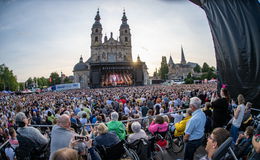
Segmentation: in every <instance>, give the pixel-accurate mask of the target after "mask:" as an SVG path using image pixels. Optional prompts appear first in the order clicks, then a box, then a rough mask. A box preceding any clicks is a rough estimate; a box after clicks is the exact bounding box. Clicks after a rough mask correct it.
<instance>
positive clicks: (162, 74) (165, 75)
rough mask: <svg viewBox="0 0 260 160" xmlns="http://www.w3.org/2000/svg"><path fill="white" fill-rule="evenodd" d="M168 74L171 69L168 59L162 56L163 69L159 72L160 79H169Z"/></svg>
mask: <svg viewBox="0 0 260 160" xmlns="http://www.w3.org/2000/svg"><path fill="white" fill-rule="evenodd" d="M168 72H169V68H168V65H167V59H166V57H165V56H162V62H161V67H160V70H159V75H160V78H161V79H163V80H166V79H168Z"/></svg>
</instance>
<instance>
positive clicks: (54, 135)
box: [51, 114, 74, 156]
mask: <svg viewBox="0 0 260 160" xmlns="http://www.w3.org/2000/svg"><path fill="white" fill-rule="evenodd" d="M73 136H74V132H73V131H72V130H71V128H70V117H69V116H68V115H66V114H63V115H61V117H60V118H59V119H58V123H57V125H54V126H53V128H52V131H51V156H52V154H53V153H54V152H55V151H57V150H58V149H61V148H65V147H69V144H70V142H71V141H72V139H73Z"/></svg>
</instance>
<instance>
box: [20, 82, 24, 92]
mask: <svg viewBox="0 0 260 160" xmlns="http://www.w3.org/2000/svg"><path fill="white" fill-rule="evenodd" d="M24 89H25V83H24V82H19V90H20V91H22V90H24Z"/></svg>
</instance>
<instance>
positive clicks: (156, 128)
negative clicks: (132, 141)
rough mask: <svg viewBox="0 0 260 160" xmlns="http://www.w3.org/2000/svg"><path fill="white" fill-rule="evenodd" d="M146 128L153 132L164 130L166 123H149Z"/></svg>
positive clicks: (165, 129) (166, 128) (166, 127)
mask: <svg viewBox="0 0 260 160" xmlns="http://www.w3.org/2000/svg"><path fill="white" fill-rule="evenodd" d="M148 130H149V131H150V132H151V133H152V134H154V132H166V131H167V130H168V123H167V122H164V123H163V124H158V123H154V121H153V122H152V123H151V124H150V126H149V128H148Z"/></svg>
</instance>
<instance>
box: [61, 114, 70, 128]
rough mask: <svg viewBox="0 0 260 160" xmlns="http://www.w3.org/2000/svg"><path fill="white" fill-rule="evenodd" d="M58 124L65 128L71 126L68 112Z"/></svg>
mask: <svg viewBox="0 0 260 160" xmlns="http://www.w3.org/2000/svg"><path fill="white" fill-rule="evenodd" d="M58 124H59V126H61V127H63V128H70V117H69V116H68V115H67V114H63V115H61V116H60V118H59V120H58Z"/></svg>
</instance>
